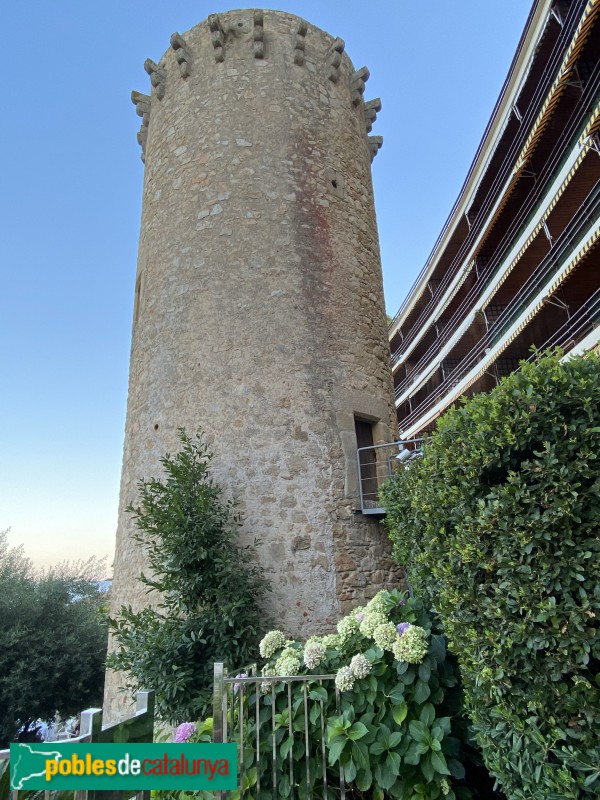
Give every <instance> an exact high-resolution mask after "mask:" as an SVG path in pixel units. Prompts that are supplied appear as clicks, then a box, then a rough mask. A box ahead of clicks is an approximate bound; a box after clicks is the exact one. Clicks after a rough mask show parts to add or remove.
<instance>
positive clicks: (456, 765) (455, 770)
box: [448, 758, 465, 781]
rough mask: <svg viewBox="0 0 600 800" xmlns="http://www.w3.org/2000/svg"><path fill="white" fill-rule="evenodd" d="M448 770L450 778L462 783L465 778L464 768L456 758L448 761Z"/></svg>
mask: <svg viewBox="0 0 600 800" xmlns="http://www.w3.org/2000/svg"><path fill="white" fill-rule="evenodd" d="M448 769H449V770H450V773H451V775H452V777H453V778H457V780H459V781H462V779H463V778H464V777H465V768H464V767H463V765H462V764H461V763H460V761H458V760H457V759H456V758H449V759H448Z"/></svg>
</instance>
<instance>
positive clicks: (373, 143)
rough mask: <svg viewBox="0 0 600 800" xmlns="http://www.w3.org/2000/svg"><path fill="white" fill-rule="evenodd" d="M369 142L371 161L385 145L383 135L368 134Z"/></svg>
mask: <svg viewBox="0 0 600 800" xmlns="http://www.w3.org/2000/svg"><path fill="white" fill-rule="evenodd" d="M367 142H368V145H369V152H370V153H371V161H373V159H374V158H375V156H376V155H377V153H378V152H379V151H380V150H381V148H382V146H383V136H367Z"/></svg>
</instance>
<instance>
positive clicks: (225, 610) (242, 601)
mask: <svg viewBox="0 0 600 800" xmlns="http://www.w3.org/2000/svg"><path fill="white" fill-rule="evenodd" d="M179 440H180V442H181V450H180V451H179V452H178V453H176V454H175V455H174V456H171V455H169V454H167V455H165V456H164V457H163V458H162V459H161V463H162V465H163V468H164V472H165V478H164V479H163V480H159V479H158V478H151V479H150V480H142V481H140V483H139V495H140V498H141V499H140V505H139V506H130V507H129V508H128V511H129V512H130V513H131V514H133V517H134V519H135V524H136V527H137V532H136V534H135V535H134V537H135V539H136V541H137V542H139V543H140V544H141V545H143V547H144V549H145V551H146V554H147V558H148V564H149V566H150V569H151V575H145V574H142V575H140V578H139V580H140V581H141V582H142V583H143V584H145V585H146V586H147V587H148V590H149V592H150V593H151V596H153V597H154V598H156V603H155V605H154V607H149V608H145V609H143V610H142V611H140V612H138V613H134V612H133V611H132V609H131V608H126V607H122V608H121V610H120V612H119V614H118V615H117V616H116V618H115V619H112V620H111V621H110V626H111V629H112V631H113V634H114V639H115V642H116V643H117V648H116V650H115V651H114V652H113V653H112V654H111V655H109V659H108V665H109V666H110V667H112V668H113V669H118V670H123V671H124V672H126V673H127V677H126V687H127V688H128V689H130V690H132V691H135V690H137V689H139V688H152V689H154V690H155V691H156V704H157V712H158V714H159V715H160V716H161V717H162V718H163V719H165V720H166V721H169V722H172V723H175V722H180V721H182V720H191V719H198V718H199V717H201V716H203V715H204V714H206V713H207V711H208V710H209V708H210V705H211V700H212V698H211V685H212V670H213V663H214V662H215V661H226V662H227V663H228V664H232V665H234V666H236V665H243V664H246V663H247V662H248V661H249V660H251V659H252V658H254V657H255V656H256V654H257V653H258V642H259V641H260V638H261V635H262V633H263V630H264V629H265V627H266V626H267V625H268V620H265V619H264V616H263V615H261V611H260V603H261V601H262V600H263V598H264V596H265V594H266V592H267V591H268V584H267V582H266V580H265V578H264V575H263V570H262V568H261V567H260V566H258V564H256V562H255V561H254V559H253V550H254V548H253V546H245V547H239V546H238V530H239V527H240V524H241V520H240V517H239V515H238V514H236V513H235V511H234V506H235V503H234V501H230V500H226V499H224V497H223V490H222V489H221V488H220V487H219V486H217V485H215V483H214V482H213V480H212V478H211V474H210V469H209V465H210V461H211V459H212V453H211V451H210V450H209V448H208V446H207V445H206V443H205V442H204V441H203V440H202V437H201V435H200V434H197V435H196V437H195V438H194V439H192V438H191V437H190V436H188V435H187V434H186V433H185V431H184V430H183V429H180V430H179Z"/></svg>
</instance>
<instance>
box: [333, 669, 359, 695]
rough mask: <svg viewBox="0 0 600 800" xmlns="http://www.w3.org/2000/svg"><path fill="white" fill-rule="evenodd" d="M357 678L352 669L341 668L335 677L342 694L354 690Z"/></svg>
mask: <svg viewBox="0 0 600 800" xmlns="http://www.w3.org/2000/svg"><path fill="white" fill-rule="evenodd" d="M355 681H356V676H355V675H354V673H353V672H352V668H351V667H340V669H338V671H337V674H336V676H335V685H336V686H337V688H338V689H339V690H340V692H350V691H352V689H353V688H354V682H355Z"/></svg>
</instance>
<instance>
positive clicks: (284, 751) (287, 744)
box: [279, 736, 294, 758]
mask: <svg viewBox="0 0 600 800" xmlns="http://www.w3.org/2000/svg"><path fill="white" fill-rule="evenodd" d="M293 744H294V739H293V737H292V736H288V737H287V738H286V739H284V740H283V742H282V743H281V746H280V748H279V752H280V753H281V757H282V758H287V757H288V754H289V752H290V750H291V749H292V745H293Z"/></svg>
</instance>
